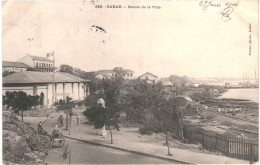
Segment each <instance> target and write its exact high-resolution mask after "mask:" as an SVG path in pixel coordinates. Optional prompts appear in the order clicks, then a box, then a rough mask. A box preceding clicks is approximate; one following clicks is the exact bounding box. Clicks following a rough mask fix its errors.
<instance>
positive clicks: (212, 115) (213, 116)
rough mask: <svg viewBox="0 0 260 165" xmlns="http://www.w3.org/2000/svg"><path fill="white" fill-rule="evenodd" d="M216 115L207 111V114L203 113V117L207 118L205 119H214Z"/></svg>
mask: <svg viewBox="0 0 260 165" xmlns="http://www.w3.org/2000/svg"><path fill="white" fill-rule="evenodd" d="M216 117H217V115H216V114H214V113H207V114H205V115H204V118H205V119H207V120H211V119H214V118H216Z"/></svg>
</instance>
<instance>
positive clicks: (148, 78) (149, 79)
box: [138, 72, 158, 83]
mask: <svg viewBox="0 0 260 165" xmlns="http://www.w3.org/2000/svg"><path fill="white" fill-rule="evenodd" d="M138 79H139V80H146V81H147V83H155V82H157V81H158V77H157V76H156V75H154V74H152V73H149V72H146V73H145V74H143V75H141V76H139V77H138Z"/></svg>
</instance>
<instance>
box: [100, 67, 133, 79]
mask: <svg viewBox="0 0 260 165" xmlns="http://www.w3.org/2000/svg"><path fill="white" fill-rule="evenodd" d="M118 74H121V76H122V77H123V78H124V79H129V80H131V79H134V71H132V70H130V69H123V68H122V67H115V68H114V69H113V70H99V71H97V72H96V76H95V77H96V78H98V79H105V78H113V77H116V76H118Z"/></svg>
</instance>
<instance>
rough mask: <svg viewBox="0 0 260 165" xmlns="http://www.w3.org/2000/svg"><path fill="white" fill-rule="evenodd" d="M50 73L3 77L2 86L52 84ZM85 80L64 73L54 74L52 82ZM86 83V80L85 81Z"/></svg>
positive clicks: (28, 73)
mask: <svg viewBox="0 0 260 165" xmlns="http://www.w3.org/2000/svg"><path fill="white" fill-rule="evenodd" d="M52 76H53V73H52V72H33V71H25V72H17V73H14V74H11V75H9V76H6V77H3V84H4V85H5V84H31V83H35V84H36V83H46V84H47V83H52V82H53V77H52ZM85 81H86V80H84V79H82V78H79V77H77V76H74V75H71V74H69V73H64V72H56V73H55V74H54V82H61V83H66V82H85ZM87 81H88V80H87Z"/></svg>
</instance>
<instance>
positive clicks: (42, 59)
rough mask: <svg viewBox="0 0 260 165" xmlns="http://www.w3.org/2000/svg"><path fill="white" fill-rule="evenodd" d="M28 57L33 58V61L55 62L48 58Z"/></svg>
mask: <svg viewBox="0 0 260 165" xmlns="http://www.w3.org/2000/svg"><path fill="white" fill-rule="evenodd" d="M28 56H30V57H32V59H33V60H39V61H48V62H53V60H50V59H48V58H46V57H39V56H32V55H28Z"/></svg>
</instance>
